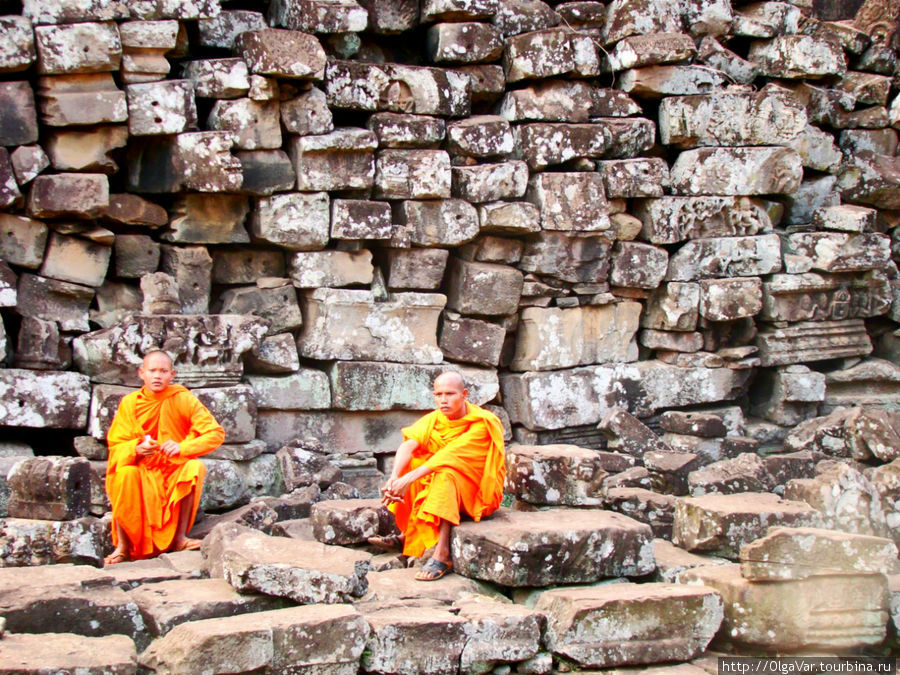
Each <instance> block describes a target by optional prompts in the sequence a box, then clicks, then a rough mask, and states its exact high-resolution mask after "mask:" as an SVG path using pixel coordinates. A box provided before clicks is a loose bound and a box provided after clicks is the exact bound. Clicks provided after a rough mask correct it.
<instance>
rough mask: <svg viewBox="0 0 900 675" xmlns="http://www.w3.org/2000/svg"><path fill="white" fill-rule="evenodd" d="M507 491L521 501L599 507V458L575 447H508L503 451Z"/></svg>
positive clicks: (601, 481)
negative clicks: (504, 452) (504, 453)
mask: <svg viewBox="0 0 900 675" xmlns="http://www.w3.org/2000/svg"><path fill="white" fill-rule="evenodd" d="M506 464H507V478H506V482H507V485H508V489H509V490H510V491H511V492H512V493H513V494H514V495H515V496H516V499H519V500H521V501H523V502H528V503H529V504H538V505H546V506H600V505H602V504H603V502H604V499H603V494H602V485H603V479H604V478H606V476H607V472H606V471H604V470H603V466H604V463H603V457H602V456H601V455H600V454H599V453H597V452H596V451H594V450H588V449H587V448H579V447H578V446H576V445H512V446H509V447H508V448H507V449H506Z"/></svg>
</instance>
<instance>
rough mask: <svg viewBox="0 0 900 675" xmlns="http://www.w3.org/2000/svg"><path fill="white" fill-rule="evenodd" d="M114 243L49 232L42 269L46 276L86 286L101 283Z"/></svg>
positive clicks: (95, 285)
mask: <svg viewBox="0 0 900 675" xmlns="http://www.w3.org/2000/svg"><path fill="white" fill-rule="evenodd" d="M111 255H112V247H110V246H104V245H101V244H96V243H94V242H92V241H89V240H87V239H81V238H78V237H66V236H63V235H60V234H57V233H55V232H54V233H52V234H51V235H50V240H49V242H48V245H47V249H46V251H45V252H44V261H43V264H42V265H41V269H40V273H41V274H42V275H43V276H45V277H50V278H52V279H59V280H60V281H69V282H72V283H75V284H83V285H85V286H94V287H97V286H100V285H102V284H103V280H104V278H105V276H106V270H107V267H108V266H109V259H110V256H111Z"/></svg>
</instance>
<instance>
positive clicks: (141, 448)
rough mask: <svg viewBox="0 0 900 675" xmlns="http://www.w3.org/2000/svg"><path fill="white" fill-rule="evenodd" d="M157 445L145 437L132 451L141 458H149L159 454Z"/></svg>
mask: <svg viewBox="0 0 900 675" xmlns="http://www.w3.org/2000/svg"><path fill="white" fill-rule="evenodd" d="M159 449H160V448H159V443H157V442H156V441H154V440H153V439H152V438H150V437H149V436H145V437H144V440H143V441H141V442H140V443H138V444H137V445H136V446H135V448H134V450H135V452H137V454H138V455H140V456H141V457H149V456H150V455H153V454H156V453H157V452H159Z"/></svg>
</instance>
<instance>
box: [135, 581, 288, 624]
mask: <svg viewBox="0 0 900 675" xmlns="http://www.w3.org/2000/svg"><path fill="white" fill-rule="evenodd" d="M128 595H129V597H130V598H131V599H132V600H133V601H134V603H135V604H136V605H137V606H138V607H139V608H140V610H141V615H142V616H143V617H144V622H145V623H146V624H147V630H148V631H150V634H151V635H152V636H153V637H162V636H163V635H165V634H166V633H168V632H169V631H170V630H172V629H173V628H175V626H177V625H179V624H182V623H185V622H186V621H200V620H202V619H217V618H221V617H226V616H236V615H238V614H247V613H249V612H263V611H267V610H273V609H281V608H282V607H283V606H285V604H286V603H287V601H286V600H284V599H282V598H275V597H272V596H270V595H259V594H253V593H238V592H237V591H236V590H235V589H234V587H233V586H232V585H231V584H229V583H228V582H227V581H225V580H224V579H176V580H170V581H162V582H159V583H155V584H144V585H142V586H138V587H137V588H135V589H134V590H132V591H129V592H128Z"/></svg>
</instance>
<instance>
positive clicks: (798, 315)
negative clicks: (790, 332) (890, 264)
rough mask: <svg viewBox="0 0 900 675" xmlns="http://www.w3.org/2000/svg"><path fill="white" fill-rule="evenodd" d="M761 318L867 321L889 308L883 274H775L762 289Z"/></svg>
mask: <svg viewBox="0 0 900 675" xmlns="http://www.w3.org/2000/svg"><path fill="white" fill-rule="evenodd" d="M762 292H763V296H762V301H763V304H762V310H761V313H760V318H763V319H766V320H768V321H818V320H834V319H838V320H840V319H856V318H861V319H867V318H870V317H873V316H878V315H881V314H884V313H886V312H887V311H888V310H889V308H890V288H889V285H888V282H887V279H886V278H885V277H883V276H881V274H877V273H872V274H866V275H852V276H851V275H831V274H819V273H816V272H807V273H805V274H775V275H772V276H771V277H769V278H768V279H767V280H766V281H765V282H763V286H762Z"/></svg>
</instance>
